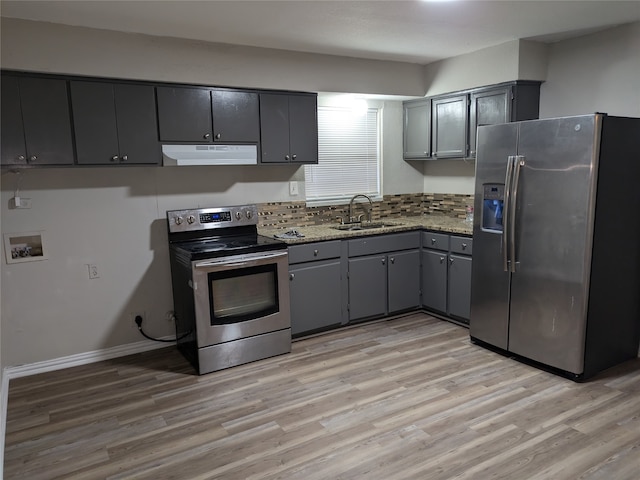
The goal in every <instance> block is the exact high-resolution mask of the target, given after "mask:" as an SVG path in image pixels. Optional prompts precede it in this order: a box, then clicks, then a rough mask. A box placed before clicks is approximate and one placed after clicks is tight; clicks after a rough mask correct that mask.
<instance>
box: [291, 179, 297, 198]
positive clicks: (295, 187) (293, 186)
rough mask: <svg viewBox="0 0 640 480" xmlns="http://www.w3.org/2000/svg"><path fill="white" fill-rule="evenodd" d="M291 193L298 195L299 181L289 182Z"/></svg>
mask: <svg viewBox="0 0 640 480" xmlns="http://www.w3.org/2000/svg"><path fill="white" fill-rule="evenodd" d="M289 195H292V196H293V195H298V182H296V181H291V182H289Z"/></svg>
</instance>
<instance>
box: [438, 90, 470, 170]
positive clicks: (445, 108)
mask: <svg viewBox="0 0 640 480" xmlns="http://www.w3.org/2000/svg"><path fill="white" fill-rule="evenodd" d="M431 112H432V128H433V138H432V141H433V153H432V156H433V157H436V158H463V157H465V156H466V154H467V128H468V117H469V115H468V111H467V95H460V96H456V97H445V98H438V99H435V98H434V99H433V100H432V107H431Z"/></svg>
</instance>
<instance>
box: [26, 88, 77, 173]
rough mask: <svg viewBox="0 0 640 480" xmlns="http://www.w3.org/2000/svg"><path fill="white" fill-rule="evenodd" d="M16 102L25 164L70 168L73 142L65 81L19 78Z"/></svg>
mask: <svg viewBox="0 0 640 480" xmlns="http://www.w3.org/2000/svg"><path fill="white" fill-rule="evenodd" d="M19 85H20V103H21V106H22V120H23V125H24V137H25V143H26V147H27V162H28V163H29V164H30V165H72V164H73V140H72V136H71V115H70V113H69V95H68V93H67V82H66V81H65V80H58V79H50V78H28V77H25V78H20V80H19Z"/></svg>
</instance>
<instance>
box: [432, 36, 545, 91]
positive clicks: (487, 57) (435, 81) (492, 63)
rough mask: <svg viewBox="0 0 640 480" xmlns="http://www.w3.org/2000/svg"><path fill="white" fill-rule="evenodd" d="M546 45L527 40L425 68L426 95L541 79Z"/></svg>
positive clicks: (496, 46) (543, 71) (487, 49)
mask: <svg viewBox="0 0 640 480" xmlns="http://www.w3.org/2000/svg"><path fill="white" fill-rule="evenodd" d="M545 74H546V46H545V45H542V44H539V43H536V42H530V41H526V40H514V41H511V42H507V43H503V44H500V45H495V46H493V47H489V48H483V49H482V50H477V51H475V52H471V53H467V54H465V55H459V56H457V57H452V58H447V59H444V60H440V61H438V62H434V63H430V64H429V65H425V67H424V75H425V85H426V92H427V93H426V94H427V96H431V95H440V94H442V93H449V92H453V91H456V90H465V89H469V88H474V87H482V86H484V85H493V84H496V83H502V82H510V81H513V80H540V81H542V80H544V79H545Z"/></svg>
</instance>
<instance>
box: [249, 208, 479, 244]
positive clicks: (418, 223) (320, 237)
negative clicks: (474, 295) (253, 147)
mask: <svg viewBox="0 0 640 480" xmlns="http://www.w3.org/2000/svg"><path fill="white" fill-rule="evenodd" d="M378 222H384V223H388V224H393V225H390V226H385V227H381V228H374V229H369V230H366V229H365V230H337V229H336V228H335V227H337V226H338V223H335V224H334V223H327V224H324V225H313V226H309V227H295V226H291V227H290V228H286V229H282V228H279V229H277V228H273V227H259V228H258V233H259V234H260V235H265V236H267V237H273V236H274V235H281V234H284V233H286V232H289V231H291V230H295V231H297V232H299V233H300V234H302V235H304V237H294V238H284V239H281V240H283V241H284V242H286V243H288V244H299V243H310V242H321V241H324V240H342V239H345V238H355V237H365V236H371V235H380V234H385V233H396V232H408V231H411V230H420V229H426V230H434V231H439V232H444V233H454V234H455V233H458V234H462V235H471V234H472V232H473V229H472V226H471V225H469V224H468V223H466V222H465V221H464V220H463V219H460V218H454V217H447V216H444V215H423V216H418V217H394V218H390V219H388V220H387V219H381V220H379V221H374V223H378ZM332 227H333V228H332Z"/></svg>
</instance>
